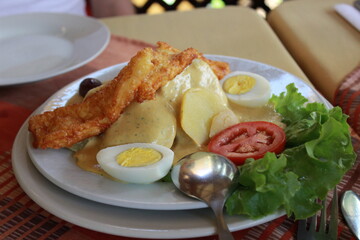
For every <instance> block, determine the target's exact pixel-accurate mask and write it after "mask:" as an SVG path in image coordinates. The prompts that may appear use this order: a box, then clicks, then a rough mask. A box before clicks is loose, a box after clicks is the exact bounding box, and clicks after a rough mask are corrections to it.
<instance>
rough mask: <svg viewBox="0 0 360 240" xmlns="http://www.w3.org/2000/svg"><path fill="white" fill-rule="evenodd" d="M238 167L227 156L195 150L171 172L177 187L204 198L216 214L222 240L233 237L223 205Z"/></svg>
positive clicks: (191, 194) (190, 194) (186, 192)
mask: <svg viewBox="0 0 360 240" xmlns="http://www.w3.org/2000/svg"><path fill="white" fill-rule="evenodd" d="M237 174H238V169H237V167H236V166H235V165H234V164H233V163H232V162H231V161H230V160H228V159H227V158H225V157H223V156H220V155H217V154H214V153H209V152H196V153H193V154H190V155H187V156H185V157H184V158H182V159H181V160H180V161H179V162H178V163H177V164H176V165H175V166H174V167H173V170H172V172H171V178H172V180H173V182H174V184H175V186H176V187H177V188H179V189H180V190H181V191H182V192H183V193H185V194H187V195H188V196H190V197H194V198H197V199H199V200H202V201H204V202H205V203H206V204H207V205H208V206H209V207H210V208H211V209H212V210H213V211H214V213H215V216H216V219H217V230H218V235H219V239H220V240H231V239H234V238H233V236H232V234H231V232H230V231H229V228H228V226H227V224H226V223H225V221H224V215H223V208H224V204H225V201H226V199H227V197H228V196H229V195H230V193H231V191H232V190H233V186H234V185H235V184H234V181H233V180H234V178H235V177H236V175H237Z"/></svg>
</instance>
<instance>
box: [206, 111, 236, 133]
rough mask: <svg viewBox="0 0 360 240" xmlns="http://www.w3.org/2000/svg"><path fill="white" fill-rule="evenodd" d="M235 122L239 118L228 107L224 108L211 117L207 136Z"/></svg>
mask: <svg viewBox="0 0 360 240" xmlns="http://www.w3.org/2000/svg"><path fill="white" fill-rule="evenodd" d="M237 123H239V119H238V117H237V116H236V115H235V113H234V112H233V111H231V110H230V109H225V110H223V111H221V112H219V113H218V114H216V115H215V116H214V117H213V119H212V121H211V127H210V133H209V137H210V138H211V137H213V136H214V135H215V134H217V133H218V132H220V131H221V130H224V129H225V128H228V127H230V126H232V125H235V124H237Z"/></svg>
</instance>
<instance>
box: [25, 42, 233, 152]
mask: <svg viewBox="0 0 360 240" xmlns="http://www.w3.org/2000/svg"><path fill="white" fill-rule="evenodd" d="M196 58H201V59H203V60H204V61H206V62H208V63H209V65H210V66H211V67H212V69H213V71H214V73H215V74H216V75H217V76H218V78H219V79H221V78H222V77H223V76H224V75H226V74H227V73H228V72H229V66H228V65H227V64H226V63H223V62H216V61H211V60H208V59H206V58H204V57H203V56H202V54H200V53H199V52H198V51H197V50H195V49H193V48H189V49H186V50H184V51H182V52H181V51H179V50H177V49H175V48H172V47H171V46H169V45H168V44H166V43H163V42H159V43H158V47H157V48H156V49H155V50H154V49H151V48H144V49H143V50H141V51H139V52H138V53H137V54H136V55H135V56H134V57H133V58H132V59H131V60H130V62H129V64H128V65H127V66H126V67H124V68H123V69H122V70H121V71H120V73H119V74H118V76H116V77H115V78H114V79H113V80H112V81H111V82H110V83H109V84H106V85H105V86H104V87H103V88H101V89H100V90H99V91H96V92H95V93H94V94H92V95H90V96H89V97H87V98H85V99H84V101H83V102H81V103H79V104H74V105H69V106H65V107H60V108H57V109H55V110H54V111H49V112H44V113H42V114H39V115H35V116H33V117H31V118H30V120H29V131H30V132H31V133H32V134H33V136H34V141H33V146H34V147H35V148H42V149H46V148H55V149H57V148H62V147H70V146H72V145H73V144H75V143H77V142H79V141H82V140H84V139H86V138H89V137H92V136H96V135H98V134H100V133H102V132H104V131H105V130H106V129H107V128H108V127H109V126H110V125H111V124H112V123H113V122H115V121H116V120H117V119H118V118H119V116H120V114H121V113H122V112H123V111H124V109H125V108H126V107H127V106H128V105H129V104H130V103H131V102H132V101H138V102H142V101H145V100H151V99H154V97H155V92H156V90H157V89H159V88H160V87H162V86H164V85H165V84H166V83H167V82H168V81H170V80H172V79H173V78H175V76H176V75H178V74H180V73H181V72H182V71H183V70H184V69H185V68H186V67H187V66H188V65H190V64H191V62H192V61H193V60H194V59H196Z"/></svg>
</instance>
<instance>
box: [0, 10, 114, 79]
mask: <svg viewBox="0 0 360 240" xmlns="http://www.w3.org/2000/svg"><path fill="white" fill-rule="evenodd" d="M0 29H1V32H0V53H1V54H0V86H6V85H14V84H20V83H26V82H34V81H39V80H44V79H47V78H50V77H53V76H57V75H60V74H62V73H65V72H69V71H71V70H73V69H76V68H78V67H80V66H82V65H84V64H86V63H88V62H89V61H91V60H92V59H94V58H95V57H96V56H98V55H99V54H100V53H101V52H102V51H103V50H104V49H105V47H106V46H107V44H108V43H109V39H110V32H109V30H108V29H107V27H106V26H105V25H104V24H102V23H101V22H99V21H97V20H96V19H93V18H89V17H83V16H79V15H71V14H63V13H30V14H22V15H12V16H5V17H1V18H0Z"/></svg>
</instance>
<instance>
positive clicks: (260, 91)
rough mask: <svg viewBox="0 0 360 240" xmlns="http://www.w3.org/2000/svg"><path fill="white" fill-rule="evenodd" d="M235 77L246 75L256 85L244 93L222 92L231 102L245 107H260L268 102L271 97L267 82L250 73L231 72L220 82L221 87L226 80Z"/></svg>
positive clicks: (261, 77)
mask: <svg viewBox="0 0 360 240" xmlns="http://www.w3.org/2000/svg"><path fill="white" fill-rule="evenodd" d="M236 75H247V76H250V77H253V78H254V79H255V80H256V83H255V86H254V87H253V88H252V89H251V90H250V91H248V92H246V93H242V94H230V93H227V92H225V91H224V92H225V93H226V96H227V97H228V99H229V100H230V101H231V102H233V103H235V104H239V105H241V106H245V107H261V106H263V105H265V104H266V103H267V102H268V101H269V98H270V96H271V88H270V83H269V81H268V80H267V79H266V78H264V77H263V76H260V75H258V74H255V73H252V72H243V71H235V72H232V73H230V74H228V75H226V76H225V77H224V78H223V79H222V80H221V81H220V84H221V87H223V85H224V83H225V82H226V80H227V79H229V78H231V77H233V76H236Z"/></svg>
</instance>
